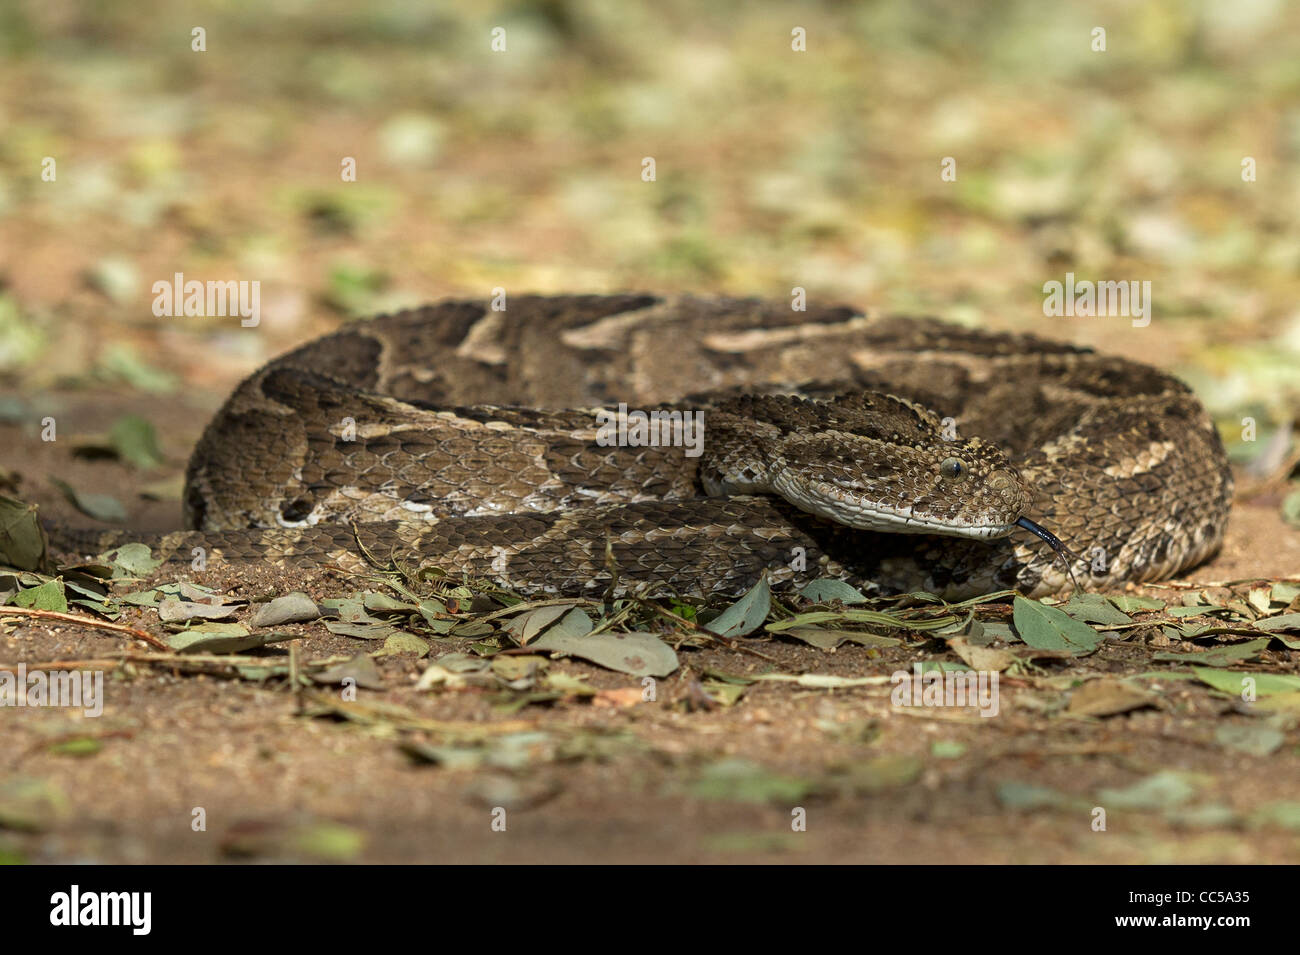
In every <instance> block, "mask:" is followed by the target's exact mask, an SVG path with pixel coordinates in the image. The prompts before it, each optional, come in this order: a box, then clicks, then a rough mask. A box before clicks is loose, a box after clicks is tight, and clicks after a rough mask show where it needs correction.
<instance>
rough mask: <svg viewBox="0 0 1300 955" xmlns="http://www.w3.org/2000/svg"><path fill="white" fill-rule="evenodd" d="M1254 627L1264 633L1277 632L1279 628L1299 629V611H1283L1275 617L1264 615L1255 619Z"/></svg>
mask: <svg viewBox="0 0 1300 955" xmlns="http://www.w3.org/2000/svg"><path fill="white" fill-rule="evenodd" d="M1255 629H1256V630H1263V631H1264V632H1265V633H1277V632H1278V631H1279V630H1295V631H1300V613H1284V614H1280V615H1279V616H1276V617H1265V618H1264V619H1263V620H1256V621H1255Z"/></svg>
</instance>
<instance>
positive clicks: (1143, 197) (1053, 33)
mask: <svg viewBox="0 0 1300 955" xmlns="http://www.w3.org/2000/svg"><path fill="white" fill-rule="evenodd" d="M497 28H500V29H501V30H503V31H504V33H503V34H500V33H498V34H497V36H503V38H504V45H505V49H504V50H494V49H493V37H494V33H493V31H494V30H496V29H497ZM1097 28H1101V29H1102V30H1104V31H1105V32H1104V43H1105V49H1104V51H1102V50H1099V49H1096V47H1097V46H1098V35H1097V34H1096V33H1095V30H1096V29H1097ZM196 29H197V30H200V31H201V34H196V33H195V31H196ZM800 31H802V32H800ZM800 36H801V37H802V43H803V46H804V47H805V48H804V49H802V50H796V49H793V48H792V47H793V46H798V45H799V42H798V40H799V38H800ZM196 45H201V46H202V47H203V49H202V50H196V49H195V48H194V47H195V46H196ZM498 45H500V44H498ZM1298 94H1300V8H1297V7H1296V6H1294V5H1289V4H1286V3H1283V2H1281V0H1232V2H1207V0H1202V2H1183V0H1170V2H1149V3H1130V2H1119V0H1115V2H1102V3H1088V4H1082V3H1065V4H1042V3H1038V2H1032V0H1025V2H1006V3H988V4H980V3H968V2H941V0H929V2H918V3H847V2H845V3H836V2H828V3H815V4H789V3H776V2H763V0H757V2H756V0H748V2H743V3H742V2H729V0H719V2H711V3H709V4H699V3H694V2H686V0H662V2H655V3H619V4H613V3H602V2H596V0H548V2H532V3H527V2H516V3H492V2H469V0H463V2H444V3H438V4H430V3H426V2H422V0H419V2H417V0H390V2H385V3H377V4H358V3H354V2H342V0H327V2H307V0H271V2H258V3H252V2H238V0H225V2H208V3H184V2H174V0H133V2H130V3H106V4H86V3H81V2H75V0H5V2H4V3H3V4H0V385H2V386H3V387H4V389H5V391H4V394H5V395H7V397H6V398H5V400H4V402H3V403H2V404H0V412H3V414H5V415H7V416H9V417H10V418H11V419H15V418H26V420H29V421H30V418H29V417H27V411H28V410H29V409H27V408H25V406H24V404H23V402H24V401H28V402H30V398H31V396H32V395H34V394H45V393H48V392H49V391H50V390H51V389H58V390H59V391H61V392H66V391H67V390H68V389H72V390H73V391H74V392H75V391H76V390H77V389H88V391H87V392H86V393H87V394H91V393H94V389H108V391H109V394H110V395H112V396H119V397H121V398H123V399H124V400H126V399H133V398H134V399H140V400H143V401H145V402H146V403H149V402H152V403H153V405H154V406H157V407H159V409H160V411H159V413H160V414H161V416H162V418H161V421H160V427H161V428H162V429H163V430H164V432H166V435H168V436H169V437H168V441H167V445H168V446H167V447H165V448H164V451H165V453H166V454H168V455H169V456H172V457H174V458H176V459H179V460H183V458H184V455H185V454H186V453H187V450H188V443H189V442H190V441H192V439H193V437H194V436H195V435H197V432H198V430H199V428H200V427H201V424H202V421H203V419H204V417H205V416H206V414H207V412H208V411H210V410H211V409H212V408H214V407H215V406H216V405H217V404H218V403H219V402H220V400H221V398H222V397H223V396H224V394H225V393H226V392H227V391H228V389H229V388H230V387H231V386H232V385H233V384H234V383H235V382H236V381H237V380H238V379H239V378H240V377H242V375H244V374H245V373H247V372H248V371H249V370H251V369H252V368H253V367H255V366H256V365H258V364H259V363H261V362H262V361H264V360H265V359H266V358H268V357H270V356H271V355H273V354H275V353H277V352H280V351H282V350H284V349H286V348H287V347H289V346H291V345H293V344H295V343H297V342H300V341H302V340H304V339H306V338H308V337H311V336H312V335H315V334H318V333H320V332H322V331H325V330H328V329H329V328H331V327H334V326H335V325H337V324H338V322H340V321H341V320H345V319H347V318H349V317H353V316H358V315H362V314H366V313H371V312H375V311H380V310H385V309H392V308H397V307H400V306H403V305H411V304H417V303H421V302H425V301H427V300H430V299H434V298H438V297H441V296H453V295H454V296H474V297H484V296H487V295H489V294H490V292H491V289H492V288H494V287H497V286H501V287H504V288H506V289H508V290H510V291H511V292H524V291H536V292H561V291H566V292H567V291H613V290H622V289H652V290H689V291H695V292H702V293H703V292H720V293H729V294H737V295H764V296H776V297H782V298H784V297H788V296H789V295H790V290H791V288H792V287H794V286H801V287H803V288H806V289H807V290H808V294H809V296H810V298H812V299H813V300H818V301H825V300H843V301H847V302H851V303H853V304H856V305H859V306H863V307H870V308H877V309H885V310H904V311H918V312H929V313H935V314H939V315H941V316H944V317H946V318H949V319H952V320H955V321H961V322H966V323H973V324H986V325H989V326H993V327H1003V328H1021V329H1027V330H1031V331H1035V332H1038V333H1040V334H1045V335H1049V336H1053V337H1059V338H1064V339H1069V340H1073V341H1077V342H1081V343H1086V344H1092V345H1096V346H1098V347H1101V348H1105V349H1109V350H1113V351H1117V352H1120V353H1124V354H1129V355H1132V356H1135V357H1142V358H1146V359H1148V360H1151V361H1155V362H1157V363H1159V364H1161V365H1164V366H1166V367H1171V368H1173V369H1175V370H1176V371H1178V372H1180V373H1181V374H1183V375H1184V377H1186V378H1187V379H1188V380H1189V381H1191V383H1192V384H1193V385H1195V386H1196V387H1197V389H1198V390H1199V391H1200V392H1201V393H1202V395H1203V396H1204V398H1205V399H1206V401H1207V402H1208V403H1209V405H1210V406H1211V408H1212V409H1213V410H1214V411H1215V413H1216V415H1217V416H1218V417H1219V418H1220V419H1221V421H1222V422H1223V423H1224V425H1225V437H1227V438H1229V439H1230V441H1235V440H1236V437H1239V432H1240V419H1241V417H1242V416H1243V415H1250V416H1252V417H1254V418H1255V420H1256V421H1257V423H1258V428H1259V437H1260V438H1261V439H1266V438H1267V437H1268V436H1269V434H1270V433H1271V432H1272V430H1273V429H1274V428H1276V427H1277V426H1278V425H1280V424H1282V423H1284V422H1287V421H1289V420H1290V418H1291V417H1292V415H1293V413H1294V410H1295V408H1296V406H1297V401H1298V397H1297V396H1298V394H1300V373H1298V372H1297V370H1296V369H1297V365H1298V364H1300V296H1298V295H1297V292H1300V217H1298V216H1297V210H1300V95H1298ZM344 157H352V158H353V159H355V164H356V181H355V182H345V181H343V179H342V177H341V175H340V172H341V168H342V166H341V164H342V162H343V160H344ZM645 157H653V158H654V160H655V167H656V168H655V173H656V176H655V180H654V181H653V182H646V181H644V180H643V178H642V169H643V159H644V158H645ZM945 157H951V158H952V159H953V160H954V161H955V170H956V178H955V180H951V181H945V179H944V178H943V177H942V176H941V172H942V163H943V161H944V159H945ZM48 159H53V160H54V161H55V164H56V165H55V167H54V168H55V169H56V177H55V178H54V180H53V181H46V180H45V179H43V177H42V171H43V169H45V168H46V163H47V160H48ZM1246 159H1250V160H1252V161H1253V162H1252V165H1253V168H1254V176H1255V178H1254V181H1245V180H1244V179H1243V161H1244V160H1246ZM1067 271H1072V272H1074V273H1075V274H1076V275H1077V276H1078V277H1079V278H1093V279H1115V280H1130V279H1131V280H1139V281H1142V280H1147V281H1150V282H1151V283H1152V294H1153V297H1154V309H1155V318H1154V321H1153V322H1152V324H1151V325H1150V326H1149V327H1147V328H1133V327H1132V326H1131V324H1130V322H1128V321H1127V320H1125V319H1123V318H1045V317H1044V316H1043V311H1042V303H1043V290H1042V286H1043V283H1044V282H1046V281H1051V280H1063V279H1064V276H1065V273H1066V272H1067ZM176 272H183V273H184V274H185V276H186V278H187V279H198V280H200V281H207V280H223V281H224V280H232V279H241V280H257V281H259V282H260V283H261V294H262V323H261V325H260V326H259V327H258V328H256V329H245V328H241V327H240V326H239V323H238V321H235V320H232V319H223V318H166V317H164V318H157V317H155V316H154V314H153V312H152V309H151V305H152V300H153V294H152V292H151V286H152V284H153V283H154V282H155V281H158V280H167V279H170V277H171V276H172V275H173V274H174V273H176ZM160 395H161V396H166V397H167V401H166V402H165V408H163V407H162V406H158V405H157V396H160ZM109 400H111V399H109ZM99 404H100V401H99V399H97V400H96V402H95V405H96V407H98V406H99ZM149 406H150V405H148V404H146V407H149ZM178 409H182V410H183V413H181V412H180V411H178ZM168 414H172V415H177V414H179V417H176V418H175V419H174V420H171V421H169V420H168V419H167V415H168ZM1234 436H1236V437H1234ZM1266 443H1267V442H1266V441H1263V442H1256V443H1255V444H1253V445H1252V446H1249V447H1241V448H1236V449H1235V451H1234V453H1235V454H1236V456H1237V457H1238V458H1239V459H1246V458H1249V457H1251V456H1252V454H1256V453H1258V452H1257V451H1256V450H1255V449H1258V448H1261V447H1263V446H1264V444H1266ZM1274 457H1275V458H1276V454H1275V455H1274ZM1274 463H1276V462H1274Z"/></svg>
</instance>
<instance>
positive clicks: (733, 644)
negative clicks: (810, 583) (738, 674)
mask: <svg viewBox="0 0 1300 955" xmlns="http://www.w3.org/2000/svg"><path fill="white" fill-rule="evenodd" d="M632 599H633V600H635V601H636V602H637V603H639V604H641V605H642V606H643V607H646V608H648V609H650V610H653V611H654V612H655V613H657V614H659V615H660V616H662V617H667V618H668V619H669V620H671V621H673V623H676V624H678V625H680V626H682V627H685V628H686V629H687V630H689V631H691V633H692V634H694V635H695V636H697V637H704V638H705V639H707V640H711V641H713V642H714V643H720V644H722V645H723V646H724V647H726V648H727V649H728V650H739V651H741V652H742V653H749V654H752V655H754V656H756V657H759V658H760V659H763V660H766V661H767V662H768V663H780V662H781V661H780V660H778V659H777V658H776V657H773V656H769V655H768V654H766V653H763V652H762V651H760V650H755V649H754V648H753V647H747V646H745V645H744V644H743V643H740V642H739V641H736V640H733V639H731V638H730V637H724V636H722V635H720V634H717V633H714V632H713V631H712V630H706V629H705V628H704V627H701V626H700V625H699V624H698V623H696V622H695V621H694V620H687V619H686V618H685V617H679V616H678V615H677V614H675V613H673V612H672V611H671V610H665V609H664V608H663V607H660V606H659V605H658V604H656V603H655V602H654V601H652V600H646V599H645V598H644V597H633V598H632Z"/></svg>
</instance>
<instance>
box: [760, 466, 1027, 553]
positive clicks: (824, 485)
mask: <svg viewBox="0 0 1300 955" xmlns="http://www.w3.org/2000/svg"><path fill="white" fill-rule="evenodd" d="M766 490H769V491H771V492H773V493H775V494H778V495H779V496H781V497H783V498H784V499H785V500H787V501H789V502H790V503H791V504H793V505H794V506H795V507H797V508H799V509H800V510H801V511H807V512H808V513H809V514H815V515H817V516H818V517H823V518H826V519H827V520H830V521H834V522H835V523H837V524H843V525H844V526H846V527H851V528H853V529H854V530H860V531H876V532H879V533H885V534H934V535H937V536H941V537H963V538H968V539H972V540H994V539H996V538H1000V537H1006V536H1008V535H1009V534H1010V533H1011V532H1012V531H1014V530H1015V529H1016V522H1015V521H1014V520H1010V521H993V522H987V523H973V522H968V521H966V522H963V521H957V520H943V519H941V518H935V517H921V516H918V515H917V514H916V513H915V510H914V508H913V507H912V505H903V506H899V507H891V506H889V505H887V504H881V503H874V502H869V501H866V500H864V499H863V498H862V497H861V496H860V495H858V496H854V495H852V494H850V493H846V491H845V489H844V488H842V487H838V486H836V485H835V484H833V483H830V482H825V481H815V482H800V481H798V480H795V479H793V478H791V477H790V476H789V475H788V474H786V473H785V472H782V473H780V474H778V475H777V476H776V477H775V479H774V480H773V481H772V484H771V487H770V488H767V489H766Z"/></svg>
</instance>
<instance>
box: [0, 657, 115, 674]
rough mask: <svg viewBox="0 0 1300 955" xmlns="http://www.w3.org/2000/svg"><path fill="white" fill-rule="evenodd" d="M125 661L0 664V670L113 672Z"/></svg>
mask: <svg viewBox="0 0 1300 955" xmlns="http://www.w3.org/2000/svg"><path fill="white" fill-rule="evenodd" d="M126 662H129V661H126V660H42V661H41V662H39V663H28V662H26V661H24V662H23V663H22V664H18V663H0V670H4V671H5V672H7V673H14V672H17V670H18V667H19V666H20V665H21V666H25V667H26V668H27V669H28V670H29V671H30V670H113V669H116V668H117V667H120V666H121V665H122V664H123V663H126Z"/></svg>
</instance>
